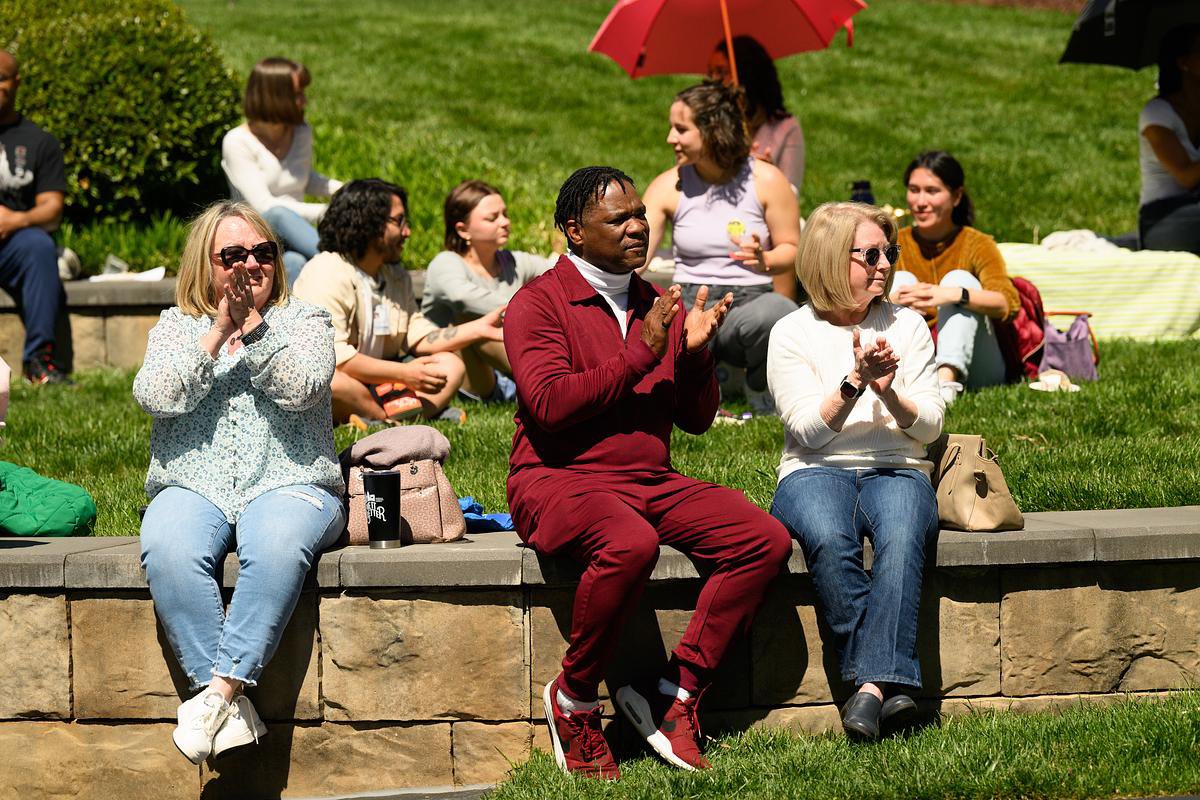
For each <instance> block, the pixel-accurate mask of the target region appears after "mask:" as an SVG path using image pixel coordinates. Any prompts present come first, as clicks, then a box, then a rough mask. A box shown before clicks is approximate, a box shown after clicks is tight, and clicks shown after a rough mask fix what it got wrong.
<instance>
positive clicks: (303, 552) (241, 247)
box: [133, 201, 345, 764]
mask: <svg viewBox="0 0 1200 800" xmlns="http://www.w3.org/2000/svg"><path fill="white" fill-rule="evenodd" d="M280 252H281V248H280V244H279V241H278V239H277V237H276V236H275V234H274V233H273V232H272V231H271V228H270V227H269V226H268V225H267V223H266V222H265V221H264V220H263V218H262V217H261V216H259V214H258V213H257V212H255V211H254V210H253V209H251V208H250V207H249V206H248V205H245V204H244V203H235V202H229V201H223V202H220V203H216V204H215V205H213V206H210V207H209V208H208V209H207V210H206V211H204V212H203V213H202V214H201V215H200V216H199V217H197V219H196V220H195V221H194V222H193V223H192V227H191V231H190V233H189V234H188V239H187V242H186V244H185V245H184V251H183V258H182V261H181V263H180V267H179V282H178V285H177V287H176V291H175V302H176V306H175V307H174V308H171V309H168V310H167V311H164V312H163V314H162V317H161V318H160V319H159V322H158V324H157V325H155V326H154V329H153V330H152V331H150V341H149V345H148V347H147V350H146V360H145V363H144V364H143V366H142V368H141V370H140V371H139V372H138V375H137V378H136V379H135V380H134V383H133V395H134V397H135V399H136V400H137V401H138V403H139V404H140V405H141V407H142V408H143V409H145V411H146V412H147V413H149V414H150V415H151V416H152V417H154V424H153V428H152V430H151V434H150V471H149V474H148V475H147V477H146V492H147V494H149V495H150V497H151V498H152V500H151V503H150V506H149V508H148V509H147V510H146V516H145V518H144V520H143V521H142V537H141V543H142V565H143V566H144V567H145V570H146V578H147V581H148V582H149V584H150V593H151V595H152V596H153V598H154V607H155V611H156V612H157V613H158V616H159V619H160V620H161V621H162V624H163V628H164V629H165V630H166V633H167V638H168V639H169V640H170V642H171V647H172V649H173V650H174V651H175V656H176V658H178V659H179V663H180V664H181V665H182V667H183V669H184V671H185V672H186V673H187V676H188V680H189V681H190V683H191V686H192V688H193V689H198V690H200V692H199V694H197V695H196V696H195V697H193V698H192V699H190V700H188V701H187V702H185V703H183V704H182V705H180V707H179V713H178V722H179V725H178V727H176V728H175V731H174V733H173V735H172V738H173V739H174V741H175V745H176V746H177V747H178V748H179V750H180V752H182V753H183V754H184V755H185V756H187V758H188V759H189V760H191V761H192V762H193V763H196V764H199V763H200V762H201V761H203V760H204V759H205V758H206V757H207V756H209V755H210V754H212V755H214V756H215V755H219V754H221V753H222V752H224V751H226V750H229V749H231V748H234V747H239V746H241V745H245V744H249V743H251V742H257V740H258V738H259V737H260V736H262V735H264V734H265V733H266V726H264V725H263V723H262V720H261V719H259V716H258V714H257V713H256V712H255V710H254V707H253V706H252V705H251V703H250V700H249V699H248V698H247V697H246V696H245V695H244V694H242V689H243V688H244V687H246V686H254V685H255V684H256V683H257V681H258V678H259V676H260V675H261V673H262V670H263V667H264V666H265V665H266V663H267V662H268V661H270V659H271V656H272V655H273V654H274V652H275V648H276V647H277V646H278V644H279V640H280V637H281V636H282V634H283V629H284V627H285V626H286V625H287V622H288V620H289V618H290V617H291V615H292V611H293V609H294V608H295V606H296V601H297V599H298V598H299V596H300V588H301V586H302V584H303V582H304V576H305V575H306V574H307V573H308V570H309V567H310V566H311V565H312V562H313V559H314V558H315V556H316V555H317V554H318V553H319V552H321V550H323V549H325V548H326V547H329V546H330V545H332V544H333V543H334V541H336V540H337V538H338V536H339V535H340V533H341V531H342V529H343V527H344V524H345V520H344V512H343V510H342V503H341V499H340V497H341V494H342V492H343V489H344V487H343V484H342V479H341V473H340V472H339V470H338V467H337V463H336V461H335V457H334V451H333V431H332V423H331V420H332V417H331V414H330V395H329V385H330V379H331V378H332V376H333V361H334V357H333V328H332V326H331V324H330V319H329V314H328V313H327V312H326V311H325V310H324V309H320V308H317V307H315V306H311V305H308V304H306V303H302V302H299V301H296V300H292V301H291V302H289V301H288V292H287V279H286V276H285V274H284V270H283V265H282V263H281V262H280V258H279V254H280ZM235 546H236V549H237V554H238V561H239V563H240V572H239V573H238V579H237V585H236V587H235V588H234V591H233V599H232V601H231V602H230V604H229V609H228V612H226V610H225V607H224V604H223V603H222V599H221V587H220V584H219V582H218V574H219V572H220V570H221V569H222V565H223V562H224V560H225V556H226V554H227V553H228V552H229V551H230V550H231V549H233V548H234V547H235Z"/></svg>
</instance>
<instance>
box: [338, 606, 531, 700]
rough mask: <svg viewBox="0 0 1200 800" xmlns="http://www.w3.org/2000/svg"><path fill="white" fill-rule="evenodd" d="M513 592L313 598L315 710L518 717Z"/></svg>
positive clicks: (522, 668) (520, 628)
mask: <svg viewBox="0 0 1200 800" xmlns="http://www.w3.org/2000/svg"><path fill="white" fill-rule="evenodd" d="M522 608H523V601H522V596H521V593H520V592H517V591H497V592H473V593H468V592H450V593H446V594H431V595H403V594H398V593H386V594H382V593H381V594H376V595H372V596H370V597H365V596H361V595H342V596H339V597H322V598H321V607H320V613H321V643H322V690H323V700H324V712H325V719H329V720H346V721H363V720H438V719H488V720H504V719H524V718H527V717H528V715H529V696H528V687H529V671H528V668H527V666H526V661H525V632H524V625H523V613H522Z"/></svg>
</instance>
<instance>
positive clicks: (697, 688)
mask: <svg viewBox="0 0 1200 800" xmlns="http://www.w3.org/2000/svg"><path fill="white" fill-rule="evenodd" d="M554 222H555V225H556V226H557V227H558V228H559V229H561V230H562V231H563V233H564V234H565V235H566V237H567V240H568V243H569V246H570V252H569V254H568V255H565V256H563V257H562V258H561V259H559V261H558V263H557V264H556V265H555V267H554V268H553V269H552V270H550V271H549V272H547V273H546V274H544V275H542V276H540V277H539V278H537V279H536V280H534V281H532V282H531V283H529V284H528V285H527V286H525V287H524V288H523V289H521V291H520V292H518V293H517V295H516V296H515V297H514V298H513V300H512V302H511V303H510V304H509V306H508V309H507V312H506V315H505V317H506V320H505V330H504V344H505V349H506V350H507V351H508V357H509V361H510V362H511V363H512V368H513V376H514V378H515V379H516V383H517V387H518V390H517V395H518V407H517V417H516V423H517V430H516V433H515V434H514V436H513V447H512V456H511V458H510V461H509V464H510V471H509V477H508V501H509V506H510V508H511V510H512V513H513V516H514V517H515V519H516V522H517V527H518V530H520V531H521V535H522V537H523V538H524V540H525V541H526V542H527V543H528V544H529V545H530V546H532V547H533V548H535V549H536V550H537V551H538V552H540V553H546V554H549V555H559V554H564V555H569V556H571V557H572V558H575V559H577V560H579V561H581V562H583V563H584V564H585V565H586V568H585V569H584V572H583V576H582V578H581V579H580V581H579V588H578V589H577V591H576V593H575V605H574V609H573V613H572V621H571V638H570V645H569V647H568V649H567V655H566V657H565V658H564V659H563V670H562V674H560V675H559V676H558V677H557V678H555V679H554V680H553V681H551V682H550V683H549V684H547V686H546V688H545V691H544V692H543V700H544V701H545V705H546V718H547V721H548V722H549V724H550V733H551V738H552V739H553V741H554V750H555V758H556V760H557V761H558V764H559V766H560V767H562V768H563V769H564V770H567V771H569V772H579V773H581V774H585V775H591V776H594V777H602V778H616V777H618V775H619V771H618V769H617V765H616V763H615V761H614V760H613V757H612V754H611V752H610V751H609V749H608V745H607V744H606V742H605V740H604V737H603V735H602V733H601V730H600V714H601V709H600V707H599V705H598V703H597V697H598V686H599V684H600V681H601V680H602V678H603V677H604V670H605V668H606V667H607V666H608V664H609V662H610V660H611V657H612V654H613V650H614V648H615V647H616V644H617V640H618V638H619V636H620V633H621V628H622V627H623V625H624V623H625V621H626V620H627V619H628V617H629V615H630V613H631V612H632V611H633V610H634V608H635V606H636V605H637V602H638V599H639V597H640V595H641V592H642V588H643V586H644V584H645V582H646V580H647V579H648V578H649V576H650V572H651V570H652V569H653V568H654V563H655V561H656V559H657V558H658V547H659V544H660V543H661V544H669V545H671V546H673V547H675V548H677V549H679V550H682V551H684V552H686V553H690V554H691V555H692V556H693V557H696V558H699V559H702V560H704V561H706V562H708V563H710V564H711V565H712V567H713V571H712V573H711V575H710V577H709V578H708V580H707V582H706V583H705V585H704V588H703V590H702V591H701V592H700V596H699V599H698V600H697V601H696V612H695V614H694V615H693V617H692V621H691V624H690V625H689V626H688V629H687V631H686V632H685V633H684V636H683V639H682V640H681V641H680V643H679V646H678V647H676V648H675V651H674V653H673V654H672V656H671V660H670V663H669V665H668V669H667V672H666V674H664V675H662V676H661V677H659V678H658V679H657V680H651V681H649V682H647V683H645V684H644V685H643V684H638V685H636V686H625V687H622V688H621V689H619V690H618V691H617V693H616V701H617V704H618V706H620V708H621V710H622V711H623V712H624V713H625V715H626V716H627V717H629V719H630V721H631V722H632V723H633V724H634V726H635V727H636V728H637V729H638V731H639V733H641V734H642V735H643V736H644V737H645V738H646V739H647V741H648V742H649V743H650V745H651V746H652V747H653V748H654V750H655V751H657V752H658V753H659V754H660V755H661V756H663V758H665V759H666V760H667V761H668V762H670V763H672V764H675V765H676V766H679V767H682V768H684V769H698V768H704V767H707V766H708V762H707V761H705V759H704V757H703V756H702V755H701V754H700V749H699V729H698V725H697V722H696V710H695V709H696V704H697V702H698V701H699V698H700V695H701V694H702V693H703V691H704V690H705V688H706V687H707V686H708V684H709V683H710V681H711V679H712V674H713V671H714V670H715V669H716V667H717V665H718V664H719V663H720V661H721V658H722V656H723V655H724V654H725V651H726V649H727V648H728V646H729V643H730V641H731V640H732V639H733V638H734V637H735V636H736V635H738V634H741V633H744V632H745V631H746V629H747V628H748V627H749V625H750V622H751V620H752V619H753V617H754V614H755V612H756V611H757V609H758V606H759V604H760V602H761V600H762V596H763V592H764V590H765V589H766V586H767V584H768V583H769V582H770V581H771V579H772V578H774V577H775V576H776V575H777V574H778V572H779V571H780V568H781V566H782V564H783V563H784V562H785V561H786V560H787V558H788V556H789V554H790V553H791V550H792V545H791V540H790V539H789V538H788V534H787V532H786V531H785V529H784V528H783V526H782V525H780V524H779V523H778V522H777V521H775V520H774V519H773V518H771V517H770V516H769V515H768V514H766V513H765V512H763V511H762V510H761V509H759V508H758V507H756V506H754V505H753V504H752V503H750V502H749V501H748V500H747V499H746V497H745V495H744V494H742V493H741V492H738V491H734V490H732V489H728V488H725V487H722V486H715V485H713V484H710V483H704V482H702V481H698V480H694V479H692V478H688V477H685V476H683V475H680V474H679V473H678V472H676V471H675V470H674V468H672V466H671V449H670V441H671V429H672V426H673V425H678V426H679V427H680V428H682V429H683V430H685V431H687V432H689V433H693V434H700V433H703V432H704V431H705V430H707V429H708V427H709V425H711V424H712V420H713V416H714V415H715V413H716V410H717V401H718V392H717V382H716V378H715V376H714V373H713V359H712V355H711V354H710V351H709V348H708V343H709V341H710V340H711V339H712V337H713V336H714V334H715V333H716V330H717V326H718V325H719V324H720V322H721V320H722V318H723V317H724V316H725V313H726V312H727V311H728V310H729V305H730V303H731V302H732V300H733V298H732V295H727V296H726V297H724V298H722V299H721V300H720V301H719V302H717V303H714V304H713V306H712V307H711V308H710V309H708V310H707V311H706V310H705V309H704V305H705V302H706V300H707V290H704V289H702V290H701V294H700V297H698V298H697V301H696V304H695V306H694V307H693V308H692V309H690V310H688V311H686V312H684V311H682V310H681V308H680V303H679V297H680V290H679V287H678V286H673V287H671V288H670V289H668V290H667V291H666V292H664V293H661V294H660V293H659V292H658V290H657V289H655V288H654V287H653V286H651V285H650V284H648V283H646V282H645V281H643V280H642V279H641V278H639V277H638V276H636V275H635V274H633V273H634V270H636V269H637V268H638V267H641V266H642V265H643V264H644V263H645V261H646V246H647V241H648V231H649V229H648V226H647V223H646V208H645V206H644V205H643V204H642V201H641V198H640V197H639V195H638V193H637V190H636V189H635V188H634V186H633V182H632V181H631V180H630V179H629V178H628V177H627V176H626V175H625V174H624V173H622V172H620V171H619V170H616V169H612V168H610V167H587V168H584V169H581V170H578V171H577V172H575V173H574V174H573V175H572V176H571V177H570V178H569V179H568V180H567V182H566V183H565V184H563V187H562V189H561V190H560V192H559V195H558V202H557V205H556V208H555V212H554Z"/></svg>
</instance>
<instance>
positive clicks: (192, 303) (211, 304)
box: [175, 200, 288, 318]
mask: <svg viewBox="0 0 1200 800" xmlns="http://www.w3.org/2000/svg"><path fill="white" fill-rule="evenodd" d="M230 217H241V218H242V219H244V220H246V222H248V223H250V227H251V228H254V230H255V232H256V233H258V234H259V235H260V236H262V237H263V239H270V240H271V241H273V242H275V247H276V248H277V249H278V251H279V257H278V258H276V259H275V268H274V269H273V270H272V271H271V296H270V297H269V298H267V305H266V307H267V308H270V307H271V306H285V305H287V298H288V288H287V272H286V271H285V270H284V266H283V243H282V242H280V241H279V237H278V236H276V235H275V231H273V230H271V226H270V225H268V224H267V221H266V220H265V219H263V218H262V215H261V214H259V213H258V212H257V211H255V210H254V209H253V208H251V207H250V206H249V205H247V204H246V203H236V202H234V201H232V200H219V201H217V202H216V203H213V204H212V205H211V206H209V207H208V208H206V209H204V210H203V211H201V212H200V215H199V216H197V217H196V218H195V219H194V220H192V224H191V228H190V229H189V230H188V236H187V241H185V242H184V243H183V256H182V257H181V258H180V260H179V279H178V281H176V283H175V305H177V306H179V310H180V311H182V312H183V313H185V314H188V315H189V316H193V317H213V318H215V317H216V316H217V302H218V301H217V298H215V297H214V296H213V280H212V275H213V269H214V265H215V264H218V263H220V262H219V260H218V258H217V255H216V254H215V253H213V251H212V246H213V239H215V238H216V236H217V226H218V225H220V224H221V221H222V220H226V219H229V218H230ZM222 269H224V267H222Z"/></svg>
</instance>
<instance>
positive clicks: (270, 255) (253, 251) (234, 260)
mask: <svg viewBox="0 0 1200 800" xmlns="http://www.w3.org/2000/svg"><path fill="white" fill-rule="evenodd" d="M250 256H254V260H255V261H257V262H258V263H259V264H274V263H275V259H277V258H279V248H278V247H277V246H276V244H275V243H274V242H271V241H267V242H259V243H258V244H256V245H254V247H251V248H250V249H249V250H247V249H246V248H244V247H242V246H241V245H236V244H231V245H229V247H222V248H221V252H219V253H217V258H218V259H219V260H220V262H221V263H222V264H224V265H225V267H226V269H230V268H232V267H233V265H234V264H244V263H246V259H247V258H249V257H250Z"/></svg>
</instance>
